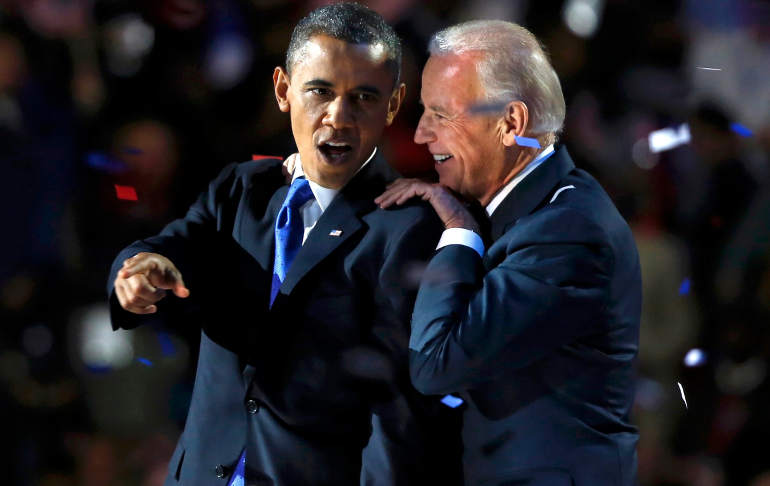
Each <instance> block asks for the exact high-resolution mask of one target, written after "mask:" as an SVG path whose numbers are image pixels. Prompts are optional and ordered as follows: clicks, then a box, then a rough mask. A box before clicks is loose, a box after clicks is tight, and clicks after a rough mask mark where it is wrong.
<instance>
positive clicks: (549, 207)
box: [516, 169, 632, 246]
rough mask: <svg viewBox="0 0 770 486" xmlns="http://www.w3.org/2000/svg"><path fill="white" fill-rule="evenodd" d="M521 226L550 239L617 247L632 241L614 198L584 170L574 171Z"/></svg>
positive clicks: (629, 231) (562, 180)
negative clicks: (602, 243) (607, 244)
mask: <svg viewBox="0 0 770 486" xmlns="http://www.w3.org/2000/svg"><path fill="white" fill-rule="evenodd" d="M519 223H522V224H521V226H522V227H525V228H528V230H529V231H528V232H534V233H538V234H540V235H541V236H542V237H543V238H546V239H557V240H562V241H563V240H573V241H576V242H580V241H582V242H586V241H589V242H590V241H593V242H606V243H612V244H613V246H614V245H615V244H619V243H621V242H622V244H627V243H629V242H630V241H631V239H632V236H631V230H630V228H629V226H628V224H627V223H626V221H625V220H624V219H623V217H622V216H621V215H620V213H619V212H618V210H617V208H616V207H615V204H614V203H613V202H612V199H611V198H610V196H609V195H608V194H607V193H606V191H605V190H604V189H603V188H602V186H601V185H600V184H599V182H598V181H597V180H596V179H594V178H593V177H592V176H591V175H590V174H589V173H588V172H586V171H584V170H582V169H574V170H572V171H570V172H569V174H567V175H566V176H565V177H564V178H562V179H561V180H560V181H559V183H558V184H556V185H555V186H554V188H553V189H552V190H551V191H550V193H549V194H548V195H547V196H546V198H545V199H544V200H543V202H542V203H541V205H540V206H539V207H538V208H537V209H536V210H535V211H533V212H532V213H531V214H529V215H528V216H526V217H524V218H521V220H520V221H519ZM516 226H519V224H518V223H517V225H516Z"/></svg>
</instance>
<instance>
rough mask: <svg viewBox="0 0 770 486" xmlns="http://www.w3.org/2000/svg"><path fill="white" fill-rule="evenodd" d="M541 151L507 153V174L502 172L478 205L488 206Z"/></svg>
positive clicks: (530, 150) (525, 150)
mask: <svg viewBox="0 0 770 486" xmlns="http://www.w3.org/2000/svg"><path fill="white" fill-rule="evenodd" d="M541 151H542V149H541V150H532V149H523V150H518V151H516V153H510V152H509V153H508V157H506V158H507V160H506V163H505V165H504V167H509V168H510V169H509V170H508V171H507V172H504V173H503V175H502V176H501V177H499V178H498V180H497V181H498V182H497V184H494V185H493V186H492V187H491V188H490V190H489V191H487V193H486V194H484V195H483V196H482V197H480V198H479V203H480V204H481V206H482V207H486V206H487V204H489V203H490V202H491V201H492V199H494V197H495V195H496V194H497V193H498V192H500V190H501V189H502V188H503V187H505V186H506V184H508V183H509V182H511V181H512V180H513V178H514V177H516V176H517V175H519V173H520V172H521V171H522V170H524V168H525V167H526V166H527V165H528V164H529V163H530V162H532V161H533V160H535V158H536V157H537V155H538V154H539V153H540V152H541Z"/></svg>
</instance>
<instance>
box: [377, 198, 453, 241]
mask: <svg viewBox="0 0 770 486" xmlns="http://www.w3.org/2000/svg"><path fill="white" fill-rule="evenodd" d="M369 216H370V219H371V221H372V222H373V223H377V224H380V225H383V226H385V227H386V228H390V230H391V231H392V232H393V233H397V232H402V231H399V230H408V229H415V230H417V231H419V232H421V233H424V234H426V235H429V234H439V233H440V232H441V231H443V229H444V225H443V223H442V222H441V219H439V217H438V215H436V211H434V210H433V207H432V206H431V205H430V204H429V203H427V202H425V201H423V200H421V199H412V200H411V201H407V202H406V203H405V204H403V205H400V206H391V207H389V208H387V209H381V208H379V207H377V208H376V209H375V210H374V211H373V212H372V213H370V215H369Z"/></svg>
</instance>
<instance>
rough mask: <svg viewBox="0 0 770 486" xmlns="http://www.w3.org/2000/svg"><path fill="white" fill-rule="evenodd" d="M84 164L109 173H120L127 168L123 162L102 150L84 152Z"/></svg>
mask: <svg viewBox="0 0 770 486" xmlns="http://www.w3.org/2000/svg"><path fill="white" fill-rule="evenodd" d="M86 165H88V166H89V167H91V168H92V169H96V170H99V171H102V172H108V173H110V174H122V173H123V172H126V171H127V170H128V167H127V166H126V164H124V163H123V162H121V161H119V160H116V159H113V158H112V157H110V156H109V155H107V154H105V153H104V152H88V153H87V154H86Z"/></svg>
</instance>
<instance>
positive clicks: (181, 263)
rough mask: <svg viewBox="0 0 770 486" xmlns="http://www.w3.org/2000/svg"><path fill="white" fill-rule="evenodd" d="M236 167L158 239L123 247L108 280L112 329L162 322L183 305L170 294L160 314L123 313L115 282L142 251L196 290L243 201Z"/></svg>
mask: <svg viewBox="0 0 770 486" xmlns="http://www.w3.org/2000/svg"><path fill="white" fill-rule="evenodd" d="M236 168H237V164H230V165H228V166H227V167H225V168H224V169H223V170H222V172H220V174H219V175H218V176H217V178H216V179H214V180H213V181H212V182H211V183H210V184H209V187H208V190H207V191H204V192H203V193H201V195H200V196H198V199H197V200H196V201H195V203H193V205H192V206H191V207H190V209H189V210H188V211H187V214H186V215H185V217H184V218H180V219H177V220H175V221H172V222H171V223H169V224H168V225H166V227H165V228H163V230H162V231H161V232H160V233H159V234H158V235H156V236H153V237H150V238H147V239H144V240H139V241H135V242H134V243H132V244H131V245H129V246H128V247H126V248H124V249H123V250H122V251H121V252H120V253H119V254H118V256H117V257H116V258H115V260H114V261H113V263H112V267H111V269H110V275H109V278H108V281H107V294H108V296H109V301H110V317H111V320H112V327H113V329H118V328H124V329H131V328H134V327H136V326H138V325H140V324H144V323H147V322H153V321H156V320H163V319H164V318H165V317H167V314H168V313H169V312H170V311H171V310H172V309H173V308H174V307H175V306H177V305H180V302H177V301H176V297H174V296H173V294H169V295H168V296H166V298H164V299H163V300H162V301H160V302H159V303H158V312H157V314H149V315H137V314H133V313H130V312H128V311H126V310H124V309H123V308H122V307H121V306H120V304H119V302H118V300H117V297H116V295H115V289H114V282H115V277H116V276H117V273H118V271H119V270H120V268H121V267H122V266H123V261H124V260H125V259H127V258H130V257H132V256H134V255H136V254H137V253H140V252H152V253H158V254H161V255H163V256H165V257H166V258H168V259H169V260H171V262H173V263H174V265H176V267H177V268H178V269H179V271H180V272H181V273H182V277H183V278H184V279H185V284H186V285H188V286H189V287H191V288H195V286H194V285H193V282H195V277H196V276H197V275H196V274H201V273H203V272H202V271H201V268H200V267H201V265H203V264H204V263H205V259H212V258H215V255H212V254H211V253H208V254H207V253H206V249H211V248H213V243H214V240H215V238H216V237H217V234H218V233H219V232H222V231H224V232H227V231H232V227H233V222H232V218H233V217H234V214H235V208H233V207H232V206H233V204H237V202H238V200H239V199H240V192H241V191H242V190H243V184H242V183H241V182H240V180H239V177H238V176H237V173H236Z"/></svg>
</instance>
